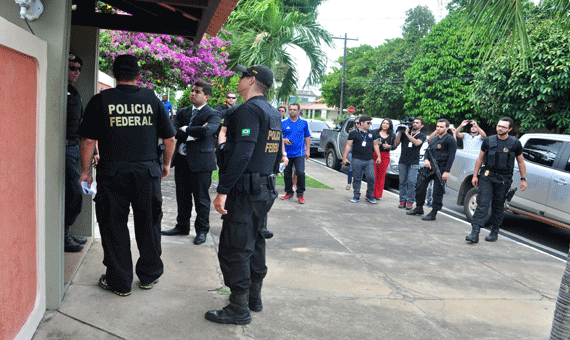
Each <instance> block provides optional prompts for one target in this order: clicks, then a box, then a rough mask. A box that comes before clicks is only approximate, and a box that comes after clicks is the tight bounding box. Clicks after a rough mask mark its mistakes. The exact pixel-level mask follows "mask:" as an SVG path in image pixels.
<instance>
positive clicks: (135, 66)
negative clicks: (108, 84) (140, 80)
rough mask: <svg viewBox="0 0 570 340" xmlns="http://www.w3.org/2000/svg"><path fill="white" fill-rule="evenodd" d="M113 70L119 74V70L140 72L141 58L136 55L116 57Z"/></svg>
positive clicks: (133, 72)
mask: <svg viewBox="0 0 570 340" xmlns="http://www.w3.org/2000/svg"><path fill="white" fill-rule="evenodd" d="M113 72H114V73H115V74H118V73H119V72H122V73H130V74H139V73H140V72H141V67H140V64H139V59H138V58H137V57H135V56H134V55H128V54H125V55H120V56H118V57H117V58H115V62H114V63H113Z"/></svg>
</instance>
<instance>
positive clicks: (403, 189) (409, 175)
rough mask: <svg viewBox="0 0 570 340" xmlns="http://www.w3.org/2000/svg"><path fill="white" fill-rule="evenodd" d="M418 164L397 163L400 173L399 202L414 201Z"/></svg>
mask: <svg viewBox="0 0 570 340" xmlns="http://www.w3.org/2000/svg"><path fill="white" fill-rule="evenodd" d="M419 168H420V165H419V164H414V165H407V164H402V163H400V164H398V172H399V175H400V202H406V203H414V202H415V201H416V181H417V180H418V170H419Z"/></svg>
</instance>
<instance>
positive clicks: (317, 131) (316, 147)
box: [305, 119, 331, 153]
mask: <svg viewBox="0 0 570 340" xmlns="http://www.w3.org/2000/svg"><path fill="white" fill-rule="evenodd" d="M305 120H306V121H307V123H309V131H311V153H317V152H318V153H322V152H324V150H323V148H321V145H320V142H321V132H322V131H323V130H324V129H330V128H331V127H330V126H329V125H328V124H327V123H326V122H324V121H322V120H318V119H305Z"/></svg>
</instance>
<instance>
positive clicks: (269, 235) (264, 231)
mask: <svg viewBox="0 0 570 340" xmlns="http://www.w3.org/2000/svg"><path fill="white" fill-rule="evenodd" d="M261 235H263V238H265V239H268V238H272V237H273V232H272V231H270V230H267V225H265V224H264V225H263V226H262V227H261Z"/></svg>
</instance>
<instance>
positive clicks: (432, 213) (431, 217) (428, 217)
mask: <svg viewBox="0 0 570 340" xmlns="http://www.w3.org/2000/svg"><path fill="white" fill-rule="evenodd" d="M435 215H437V210H435V209H432V211H430V213H429V214H427V215H425V216H424V217H422V220H424V221H435Z"/></svg>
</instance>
